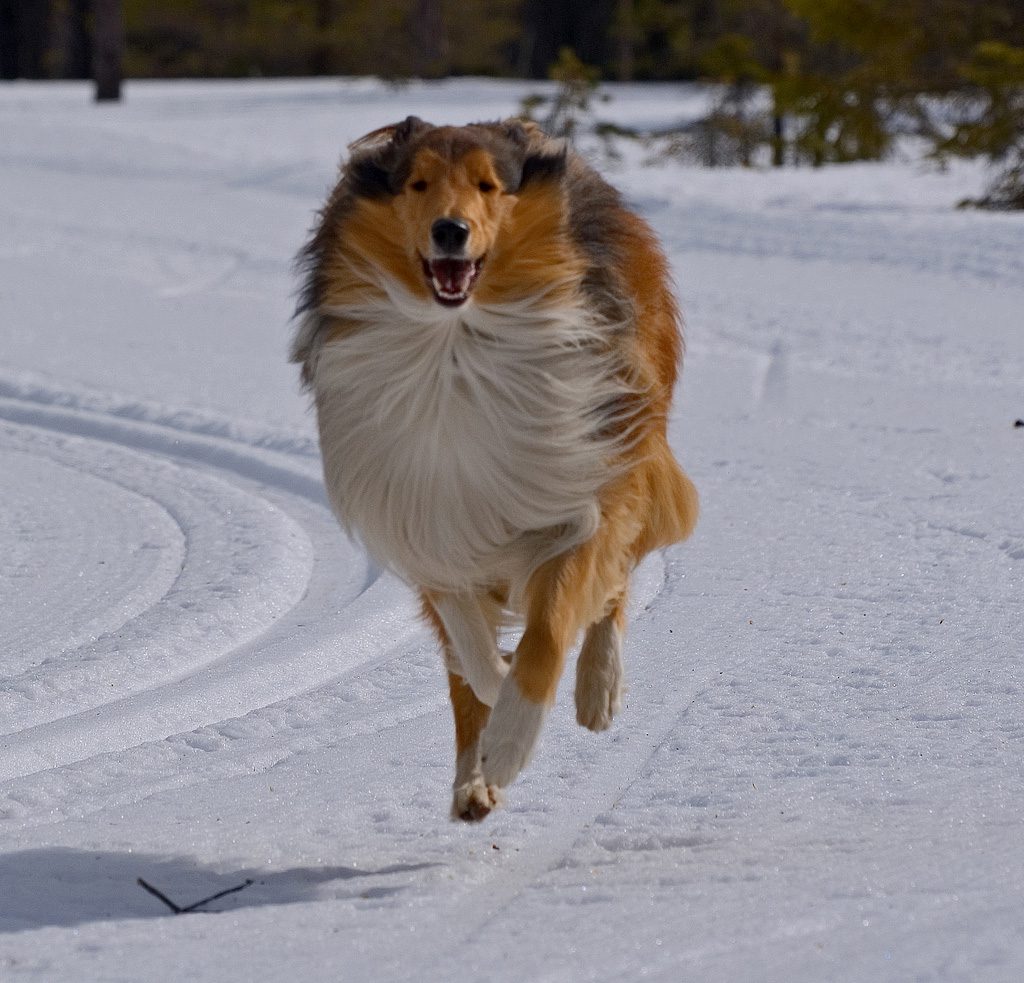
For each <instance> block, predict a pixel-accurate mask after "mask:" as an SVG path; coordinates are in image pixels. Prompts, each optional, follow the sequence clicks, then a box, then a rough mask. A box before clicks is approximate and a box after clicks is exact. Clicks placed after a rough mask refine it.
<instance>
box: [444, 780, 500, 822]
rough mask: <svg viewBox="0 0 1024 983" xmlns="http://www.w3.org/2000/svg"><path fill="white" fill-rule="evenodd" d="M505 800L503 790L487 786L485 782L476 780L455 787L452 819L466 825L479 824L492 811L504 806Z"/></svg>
mask: <svg viewBox="0 0 1024 983" xmlns="http://www.w3.org/2000/svg"><path fill="white" fill-rule="evenodd" d="M503 801H504V799H503V797H502V794H501V789H499V788H495V787H494V786H493V785H485V784H484V783H483V780H482V779H480V778H476V779H474V780H473V781H470V782H466V783H465V784H464V785H456V786H455V794H454V796H453V797H452V819H461V820H462V821H463V822H465V823H478V822H480V820H481V819H483V818H484V817H485V816H487V815H488V814H489V813H490V811H491V810H492V809H497V808H498V807H499V806H501V805H502V803H503Z"/></svg>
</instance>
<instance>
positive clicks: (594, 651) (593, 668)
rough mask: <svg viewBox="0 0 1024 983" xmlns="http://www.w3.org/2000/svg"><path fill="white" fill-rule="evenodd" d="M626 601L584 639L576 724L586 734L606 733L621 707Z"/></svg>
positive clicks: (619, 600)
mask: <svg viewBox="0 0 1024 983" xmlns="http://www.w3.org/2000/svg"><path fill="white" fill-rule="evenodd" d="M625 627H626V599H625V596H622V597H619V598H617V599H616V600H615V601H614V603H613V605H612V608H611V610H610V611H609V612H608V614H606V615H605V616H604V617H603V618H602V619H601V620H600V621H595V622H594V623H593V624H592V625H591V626H590V627H589V628H588V629H587V633H586V635H585V636H584V637H583V647H582V648H581V649H580V657H579V661H578V662H577V663H576V694H575V695H576V720H577V722H578V723H579V724H580V725H581V726H582V727H586V728H588V729H589V730H594V731H599V730H607V729H608V727H610V726H611V722H612V718H613V717H614V716H615V715H616V714H617V713H618V712H619V710H620V709H621V707H622V677H623V670H622V636H623V632H624V630H625Z"/></svg>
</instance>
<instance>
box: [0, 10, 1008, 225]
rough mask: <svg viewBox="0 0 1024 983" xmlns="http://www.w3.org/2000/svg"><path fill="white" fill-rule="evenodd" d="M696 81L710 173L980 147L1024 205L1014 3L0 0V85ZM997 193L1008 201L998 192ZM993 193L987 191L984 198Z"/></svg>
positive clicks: (701, 140)
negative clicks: (907, 142) (712, 99)
mask: <svg viewBox="0 0 1024 983" xmlns="http://www.w3.org/2000/svg"><path fill="white" fill-rule="evenodd" d="M122 74H123V75H125V76H127V77H157V78H171V77H224V76H229V77H230V76H234V77H244V76H280V75H376V76H380V77H384V78H391V79H403V78H410V77H420V78H440V77H445V76H451V75H467V74H473V75H496V76H506V77H520V78H534V79H540V78H554V79H556V80H558V81H559V82H560V83H561V84H562V85H563V86H568V87H570V88H571V87H573V86H576V87H577V89H578V90H579V91H581V92H582V96H581V98H582V99H583V101H584V102H585V96H586V89H587V87H588V86H593V84H594V83H595V81H596V80H598V79H603V80H618V81H631V80H645V81H646V80H698V79H699V80H705V81H709V82H715V83H719V84H720V94H719V96H718V101H717V103H716V104H715V106H714V108H713V109H712V112H711V114H710V115H709V117H708V119H706V120H703V121H701V124H700V127H702V129H699V132H695V133H691V134H689V138H690V144H691V146H696V147H698V148H703V149H701V150H700V153H699V155H700V156H702V157H703V159H704V162H706V163H711V164H714V163H741V164H751V163H757V162H759V161H760V160H761V159H763V158H764V156H765V154H767V155H768V157H769V159H770V160H771V162H772V163H775V164H777V165H782V164H788V163H803V162H807V163H811V164H816V165H817V164H823V163H829V162H841V161H848V160H861V159H876V158H880V157H884V156H885V155H886V154H887V153H888V152H889V150H890V148H891V146H892V145H893V142H894V140H896V139H897V138H898V137H900V136H905V135H908V134H909V135H913V136H918V137H920V138H922V139H923V140H925V141H927V142H928V145H929V146H930V147H931V149H932V152H933V153H935V154H936V155H938V156H940V157H941V156H944V155H949V154H962V155H967V156H977V155H980V156H985V157H987V158H988V159H990V160H991V161H993V162H994V163H996V164H998V165H1000V166H1001V167H1002V169H1003V170H1002V172H1001V173H1003V174H1004V175H1006V176H1008V179H1009V184H1007V185H1006V189H1008V197H1007V195H1006V194H1004V195H1003V200H1002V203H1003V205H1004V206H1005V205H1009V206H1012V207H1024V0H0V75H2V77H3V78H7V79H14V78H95V79H96V80H97V96H98V97H99V98H101V99H102V98H113V99H116V98H117V97H118V95H119V91H120V89H119V84H120V78H121V76H122ZM1006 189H1004V190H1006ZM993 201H995V199H993Z"/></svg>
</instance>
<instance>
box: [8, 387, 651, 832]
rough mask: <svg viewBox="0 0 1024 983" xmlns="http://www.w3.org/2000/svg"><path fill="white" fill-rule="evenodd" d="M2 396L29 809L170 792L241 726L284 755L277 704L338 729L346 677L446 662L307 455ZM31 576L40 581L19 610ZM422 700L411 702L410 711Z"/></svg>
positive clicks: (180, 418) (20, 793) (375, 710)
mask: <svg viewBox="0 0 1024 983" xmlns="http://www.w3.org/2000/svg"><path fill="white" fill-rule="evenodd" d="M0 392H2V393H4V395H3V396H2V397H0V473H2V474H3V475H5V476H6V477H5V479H2V480H0V485H2V486H3V487H2V491H3V492H4V494H5V496H6V498H7V500H8V501H10V502H11V504H12V517H13V518H15V520H16V522H18V523H19V539H18V541H19V542H23V543H24V546H25V549H24V552H25V556H24V557H16V558H15V559H16V563H15V564H14V567H13V574H12V576H11V578H10V586H11V588H12V597H14V603H12V605H11V606H10V608H9V612H8V614H9V616H8V618H7V619H6V620H5V624H4V627H3V629H2V634H0V644H2V645H3V647H4V649H5V650H6V651H11V652H14V651H17V652H18V655H17V659H16V671H15V672H14V673H12V674H11V675H9V676H8V677H7V678H6V679H5V681H4V685H3V687H2V688H0V731H2V733H0V748H2V751H3V756H2V758H0V781H10V780H18V779H20V780H21V781H18V782H16V784H17V790H15V795H16V798H18V799H19V800H21V801H25V799H26V794H27V792H28V791H29V790H31V789H40V790H41V788H42V786H45V785H46V784H48V779H47V776H46V773H47V772H49V771H51V770H53V769H64V768H67V767H76V768H77V769H78V771H79V772H87V771H89V769H90V768H91V767H92V763H93V762H94V760H95V759H100V760H101V764H100V768H101V770H102V769H103V768H106V767H108V766H109V764H110V760H111V757H115V758H117V757H120V758H123V756H124V755H125V754H126V753H129V754H130V753H132V752H135V753H136V755H137V756H138V755H139V754H141V755H143V756H144V757H145V758H146V764H145V766H144V767H143V768H141V769H140V770H141V771H144V772H145V773H146V775H147V776H148V780H149V781H150V782H151V783H153V785H154V787H155V786H158V785H160V783H161V782H163V781H166V780H167V778H168V777H170V775H169V773H168V774H164V773H163V772H162V771H161V769H160V768H159V767H158V766H157V765H156V762H155V760H153V759H154V758H159V757H160V755H161V754H162V753H163V752H165V751H166V750H167V749H168V748H170V747H174V746H177V747H180V746H182V745H184V746H187V747H191V748H206V749H209V748H212V747H215V746H217V744H218V741H217V738H215V737H213V736H212V734H214V733H217V732H223V731H224V730H225V729H227V730H230V731H231V732H232V733H233V734H234V735H235V737H238V736H240V735H241V734H243V733H250V734H259V737H260V740H259V745H260V751H261V753H262V754H264V755H270V756H271V757H274V749H273V744H274V728H273V727H271V728H270V730H269V732H268V729H267V726H266V717H267V716H268V708H272V707H282V706H284V705H286V704H288V710H289V712H291V713H292V714H293V715H294V714H295V713H296V712H299V713H302V712H305V713H306V714H307V716H308V715H309V714H310V713H312V714H313V715H315V716H317V717H322V716H323V715H324V714H325V712H329V711H325V709H324V707H328V708H329V707H331V706H332V705H333V704H332V701H331V700H330V699H325V694H324V692H323V688H324V687H325V686H328V685H329V684H330V683H331V682H332V681H335V680H337V679H339V678H344V679H345V680H346V682H347V684H349V685H351V682H352V679H353V678H354V677H355V676H357V675H358V674H359V672H360V671H361V670H366V669H367V668H369V667H373V666H376V665H378V664H380V663H381V662H382V661H385V662H386V661H389V660H390V659H393V658H397V657H399V656H400V655H403V654H408V652H409V651H410V650H419V651H420V652H421V653H422V652H423V650H425V649H429V648H431V647H432V644H431V642H430V641H429V639H428V638H427V637H426V635H425V633H423V632H422V630H421V629H420V628H419V626H418V623H417V620H416V612H415V606H414V604H413V602H412V598H411V596H410V595H409V592H407V591H404V590H403V589H402V588H401V587H400V586H399V585H398V584H397V583H395V582H394V581H393V579H392V578H388V577H381V576H380V574H379V572H378V571H376V570H375V569H374V568H373V566H372V564H370V563H368V561H367V559H366V557H365V555H364V554H363V553H362V552H361V551H360V550H359V549H358V547H357V546H355V545H354V544H352V543H350V542H348V541H347V540H346V539H345V538H344V537H343V535H342V534H341V532H340V530H339V528H338V526H337V523H336V522H335V520H334V518H333V516H331V514H330V513H329V510H328V509H327V507H326V504H325V500H324V495H323V490H322V486H321V482H320V479H319V475H318V471H317V462H316V459H315V458H313V457H312V456H311V455H310V454H309V451H308V448H307V447H306V446H304V445H303V444H302V442H301V441H295V442H294V447H295V448H297V450H294V451H293V452H291V453H289V451H288V450H275V449H270V448H273V445H274V443H275V440H274V437H273V435H264V436H261V437H259V438H256V439H255V440H254V437H253V435H252V434H249V435H248V437H247V438H246V437H240V436H238V435H237V434H235V435H231V436H227V435H225V431H226V430H229V429H230V427H229V425H228V424H226V423H224V422H223V421H216V420H213V419H212V418H198V417H192V418H189V417H188V415H187V414H184V413H176V412H173V411H169V410H167V409H166V408H156V407H145V406H139V405H135V406H133V407H132V409H131V413H130V416H129V415H128V414H127V413H126V412H125V411H124V410H123V409H122V410H121V411H120V412H119V411H118V410H117V409H114V410H113V411H112V410H111V409H106V410H98V409H91V408H89V406H90V404H92V405H97V406H98V405H102V404H103V403H104V401H105V399H104V397H102V396H101V395H99V394H92V395H89V394H85V395H83V394H81V393H77V394H76V393H71V392H63V391H61V390H59V389H55V388H53V387H46V386H40V385H34V386H24V385H22V386H19V385H18V384H17V383H16V382H13V381H10V380H8V381H6V382H4V381H2V380H0ZM108 402H109V401H108ZM171 420H174V421H176V422H177V425H171V424H170V423H169V422H168V421H171ZM157 421H159V422H157ZM211 431H214V432H217V431H219V432H217V433H211ZM256 440H259V441H260V442H261V443H262V444H264V445H269V448H268V446H258V445H257V443H256V442H255V441H256ZM278 443H287V442H286V441H280V440H279V441H278ZM15 456H16V457H17V462H16V463H17V466H14V464H15ZM4 462H6V464H5V463H4ZM47 538H50V539H52V540H54V541H59V542H60V543H61V548H60V551H59V555H60V557H61V559H62V563H61V564H59V565H57V564H53V563H52V562H51V563H48V564H46V565H45V566H39V567H38V568H37V567H33V565H32V559H31V549H30V545H31V544H32V543H33V542H35V543H38V542H39V541H40V540H45V539H47ZM47 555H49V553H48V554H47ZM19 578H20V579H22V580H26V581H27V580H28V579H31V580H32V590H31V591H30V592H25V593H24V594H23V595H22V596H21V598H20V603H19V598H18V597H17V596H15V591H14V590H13V588H15V587H16V581H17V580H18V579H19ZM662 578H663V567H662V564H661V561H660V558H658V557H654V558H652V559H651V560H649V561H648V562H647V563H646V564H645V565H644V566H643V567H642V568H641V570H640V571H638V575H637V578H636V584H635V591H634V594H635V596H634V600H633V610H634V612H636V611H638V610H640V609H641V608H642V607H643V606H645V605H646V604H648V603H650V602H651V601H652V600H653V598H654V596H655V594H656V592H657V590H658V589H659V586H660V583H661V581H662ZM85 612H87V615H86V614H85ZM40 623H42V624H43V625H44V630H43V631H39V629H38V626H39V624H40ZM311 693H312V694H313V696H312V697H311V698H310V699H309V700H307V701H306V702H307V706H306V708H305V709H304V710H300V711H296V705H297V704H296V699H298V703H301V702H302V701H301V697H302V694H311ZM435 695H436V699H437V700H438V701H440V700H441V699H442V698H443V687H442V686H441V685H440V684H439V685H438V687H437V691H436V694H435ZM422 704H423V698H422V693H417V694H416V695H414V696H407V697H406V699H405V705H407V706H408V708H409V711H410V712H412V713H416V712H419V711H420V710H421V709H422ZM387 705H388V710H387V711H385V712H384V713H383V714H382V713H381V709H382V708H381V707H380V706H379V705H376V706H367V707H365V708H364V711H363V712H362V713H360V714H358V715H357V719H354V720H350V721H349V722H348V723H347V727H348V729H349V730H352V731H353V732H359V731H360V730H365V729H366V728H367V727H370V728H374V727H379V726H381V725H382V724H385V725H386V724H388V723H391V722H393V721H394V719H395V717H396V715H397V717H398V718H399V719H400V718H401V717H402V716H403V711H402V705H403V700H402V699H401V698H397V699H396V698H395V697H394V696H393V697H392V698H391V699H390V700H388V701H387ZM273 715H274V714H273V713H270V716H273ZM350 716H351V714H350ZM339 723H340V722H339ZM336 737H337V735H336V734H334V739H336ZM172 738H173V739H174V740H173V741H172V742H171V744H167V740H168V739H172ZM308 743H309V742H308V741H307V744H308ZM312 743H313V744H314V745H315V744H316V743H317V742H316V740H315V739H314V740H313V742H312ZM161 745H165V746H164V747H163V748H162V750H161ZM289 747H290V751H289V753H294V748H293V747H291V745H290V746H289ZM177 767H178V765H177V762H175V763H174V764H172V766H171V771H175V770H176V769H177ZM92 785H93V791H94V792H95V791H98V789H97V788H96V787H95V782H93V783H92ZM139 791H140V790H139V788H138V787H134V788H133V790H132V792H133V795H137V794H138V793H139ZM28 797H29V798H32V797H33V796H32V795H29V796H28ZM43 799H45V801H46V802H47V805H48V808H49V809H51V810H52V809H54V808H55V807H56V806H57V803H56V802H55V800H54V799H53V798H52V797H47V796H43ZM41 801H42V800H41ZM106 801H107V800H106V799H105V798H104V797H103V796H99V797H98V798H97V799H96V801H94V802H93V807H99V806H100V805H101V804H105V803H106ZM68 808H70V810H71V811H72V812H75V811H80V809H81V806H79V807H78V809H77V810H76V809H74V808H72V807H70V806H68ZM19 811H20V810H19ZM51 814H52V813H51Z"/></svg>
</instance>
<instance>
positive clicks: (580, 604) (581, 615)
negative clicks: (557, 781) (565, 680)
mask: <svg viewBox="0 0 1024 983" xmlns="http://www.w3.org/2000/svg"><path fill="white" fill-rule="evenodd" d="M603 540H604V537H601V536H600V535H599V536H597V537H595V538H594V539H593V540H591V541H590V542H588V543H585V544H584V545H583V546H580V547H578V548H577V549H575V550H573V551H571V552H569V553H566V554H563V555H562V556H559V557H555V558H554V559H553V560H550V561H549V562H548V563H546V564H544V565H543V566H541V567H540V568H539V569H538V570H537V571H536V572H535V573H534V574H533V576H532V577H531V578H530V582H529V584H528V585H527V590H526V601H527V604H526V630H525V631H524V632H523V637H522V640H521V641H520V642H519V645H518V646H517V648H516V651H515V655H514V657H513V659H512V669H511V671H510V672H509V674H508V675H507V676H506V677H505V680H504V682H503V683H502V685H501V691H500V693H499V694H498V699H497V702H496V703H495V704H494V707H493V709H492V710H491V715H490V719H489V721H488V723H487V727H486V728H485V729H484V732H483V735H482V736H481V738H480V755H481V764H482V766H483V777H484V781H485V782H486V784H488V785H495V786H498V787H499V788H504V787H505V786H507V785H508V784H509V783H510V782H511V781H512V780H513V779H514V778H515V777H516V775H518V774H519V772H520V771H522V769H523V768H524V767H525V766H526V764H527V762H528V761H529V760H530V757H531V756H532V754H533V751H534V748H535V746H536V744H537V739H538V737H539V736H540V731H541V728H542V726H543V724H544V718H545V717H546V716H547V713H548V710H549V709H550V708H551V705H552V704H553V703H554V701H555V692H556V690H557V689H558V680H559V679H560V677H561V675H562V669H563V667H564V666H565V657H566V653H567V652H568V650H569V648H570V646H571V645H572V644H573V642H574V640H575V638H576V634H577V632H578V631H579V628H580V627H581V625H584V624H587V623H589V621H591V620H593V617H594V612H595V611H600V610H603V608H604V603H605V597H606V593H607V592H606V590H605V588H604V578H603V577H602V576H601V574H602V573H604V571H603V570H599V567H600V566H601V564H600V563H599V562H598V561H597V556H598V551H599V550H600V549H601V546H602V544H603Z"/></svg>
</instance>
